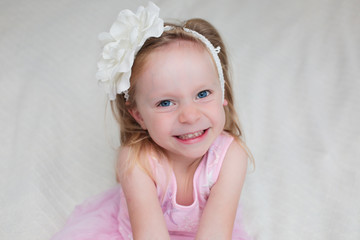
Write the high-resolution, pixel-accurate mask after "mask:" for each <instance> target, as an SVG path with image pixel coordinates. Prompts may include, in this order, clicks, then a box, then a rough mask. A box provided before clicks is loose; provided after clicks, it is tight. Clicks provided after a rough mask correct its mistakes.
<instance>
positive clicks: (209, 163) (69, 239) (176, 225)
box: [52, 133, 250, 240]
mask: <svg viewBox="0 0 360 240" xmlns="http://www.w3.org/2000/svg"><path fill="white" fill-rule="evenodd" d="M232 141H233V137H232V136H230V135H229V134H227V133H222V134H221V135H220V136H219V137H217V138H216V139H215V141H214V143H213V144H212V145H211V147H210V149H209V151H208V152H207V154H206V155H205V156H204V157H203V159H202V160H201V162H200V164H199V166H198V168H197V169H196V171H195V175H194V180H193V181H194V182H193V184H194V192H193V197H194V202H193V203H192V204H191V205H190V206H182V205H179V204H177V203H176V192H177V191H176V190H177V185H176V178H175V175H174V174H173V173H172V175H170V179H167V178H166V176H167V175H166V168H165V167H164V166H163V165H161V164H160V163H159V162H158V161H156V160H155V159H154V158H151V157H149V159H150V162H151V165H152V167H153V172H154V177H155V179H156V182H157V186H158V187H157V193H158V197H159V201H160V204H161V208H162V210H163V213H164V218H165V221H166V224H167V228H168V230H169V234H170V238H171V239H172V240H178V239H194V238H195V235H196V232H197V229H198V225H199V221H200V217H201V214H202V211H203V209H204V207H205V205H206V201H207V199H208V197H209V194H210V191H211V187H212V186H213V185H214V184H215V182H216V180H217V178H218V175H219V172H220V169H221V165H222V162H223V160H224V157H225V154H226V151H227V149H228V147H229V146H230V144H231V142H232ZM60 239H61V240H65V239H66V240H95V239H96V240H123V239H126V240H127V239H133V238H132V232H131V225H130V220H129V215H128V211H127V206H126V201H125V197H124V194H123V192H122V190H121V187H120V186H118V187H115V188H113V189H111V190H109V191H107V192H105V193H103V194H101V195H99V196H97V197H95V198H92V199H90V200H87V201H86V202H84V203H83V204H82V205H80V206H78V207H76V209H75V211H74V212H73V214H72V215H71V216H70V218H69V220H68V222H67V223H66V225H65V227H64V229H63V230H62V231H60V232H59V233H58V234H57V235H55V236H54V237H53V238H52V240H60ZM232 239H239V240H240V239H242V240H248V239H250V238H249V237H248V235H247V234H246V232H245V231H244V230H243V227H242V220H241V208H240V206H239V207H238V210H237V214H236V220H235V224H234V230H233V237H232Z"/></svg>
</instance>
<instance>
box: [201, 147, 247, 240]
mask: <svg viewBox="0 0 360 240" xmlns="http://www.w3.org/2000/svg"><path fill="white" fill-rule="evenodd" d="M247 159H248V155H247V153H246V152H245V150H244V149H243V148H242V147H241V145H240V144H239V143H238V142H236V141H233V142H232V143H231V145H230V146H229V149H228V151H227V153H226V156H225V158H224V162H223V164H222V167H221V170H220V173H219V177H218V179H217V182H216V183H215V185H214V186H213V187H212V189H211V192H210V196H209V199H208V201H207V203H206V206H205V209H204V212H203V214H202V217H201V219H200V226H199V229H198V232H197V236H196V239H197V240H204V239H207V240H211V239H229V240H231V235H232V232H233V226H234V221H235V217H236V211H237V207H238V202H239V199H240V193H241V189H242V186H243V183H244V180H245V174H246V170H247Z"/></svg>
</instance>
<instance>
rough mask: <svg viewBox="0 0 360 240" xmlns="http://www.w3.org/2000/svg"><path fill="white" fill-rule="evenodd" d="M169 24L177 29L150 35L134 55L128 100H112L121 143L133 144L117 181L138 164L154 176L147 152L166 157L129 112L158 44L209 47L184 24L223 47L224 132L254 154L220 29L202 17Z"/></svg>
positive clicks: (221, 55)
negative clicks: (139, 80) (245, 136)
mask: <svg viewBox="0 0 360 240" xmlns="http://www.w3.org/2000/svg"><path fill="white" fill-rule="evenodd" d="M165 25H166V26H173V27H174V28H173V29H172V30H170V31H164V32H163V34H162V35H161V36H160V37H158V38H154V37H152V38H149V39H147V40H146V41H145V43H144V45H143V46H142V48H141V49H140V50H139V52H138V53H137V55H136V56H135V60H134V64H133V66H132V75H131V79H130V88H129V90H128V93H129V99H128V101H125V99H124V95H123V94H118V95H117V96H116V99H115V101H112V102H111V109H112V112H113V114H114V116H115V118H116V120H117V121H118V123H119V124H120V144H121V145H122V146H129V147H130V154H129V157H128V159H127V161H125V162H126V164H125V165H122V166H121V168H120V169H119V166H118V169H117V174H118V180H119V178H121V177H123V176H124V175H126V172H127V170H130V169H131V168H132V167H133V166H135V165H136V164H137V165H138V166H140V167H141V168H143V169H144V170H145V171H146V172H147V173H148V174H149V176H151V177H153V175H152V173H151V170H150V167H149V162H148V157H147V154H149V153H151V154H152V155H153V156H156V157H158V158H159V159H162V158H163V157H164V151H163V150H162V149H161V147H159V146H158V145H157V144H156V143H155V142H154V141H153V140H152V139H151V137H150V136H149V133H148V132H147V131H146V130H144V129H142V128H141V126H140V125H139V124H138V123H137V122H136V121H135V119H134V118H133V117H132V116H131V115H130V113H129V111H128V110H129V109H133V108H135V107H136V102H135V96H136V78H137V75H138V74H139V73H141V71H142V67H143V66H144V65H145V62H146V59H147V56H148V55H149V54H150V53H151V52H152V51H153V50H154V49H157V48H159V47H162V46H165V45H167V44H169V43H171V42H174V41H177V40H187V41H192V42H195V43H197V44H199V46H202V47H204V48H205V49H206V47H205V45H204V44H203V43H202V42H201V41H200V40H199V39H197V38H195V37H194V36H193V35H191V34H189V33H187V32H185V31H184V30H183V27H185V28H188V29H191V30H194V31H196V32H198V33H200V34H201V35H203V36H204V37H206V38H207V39H208V40H209V41H210V42H211V43H212V45H213V46H214V47H220V49H221V51H220V52H219V54H218V56H219V58H220V62H221V66H222V70H223V74H224V82H225V84H224V85H225V96H224V98H225V99H226V100H227V102H228V104H227V106H224V109H225V117H226V121H225V126H224V131H226V132H228V133H230V134H231V135H232V136H233V137H234V138H235V139H236V140H238V142H239V143H240V144H241V145H242V146H243V148H244V149H245V150H246V152H247V153H248V155H249V157H250V158H251V159H252V156H251V153H250V151H249V150H248V148H247V147H246V145H245V143H244V141H243V139H242V137H243V134H242V131H241V128H240V124H239V120H238V117H237V114H236V111H235V107H234V99H233V93H232V87H231V82H230V76H229V62H228V57H227V53H226V48H225V46H224V43H223V41H222V39H221V37H220V34H219V33H218V31H217V30H216V29H215V27H213V26H212V25H211V24H210V23H209V22H207V21H206V20H203V19H199V18H197V19H190V20H188V21H185V22H184V23H182V24H170V23H165Z"/></svg>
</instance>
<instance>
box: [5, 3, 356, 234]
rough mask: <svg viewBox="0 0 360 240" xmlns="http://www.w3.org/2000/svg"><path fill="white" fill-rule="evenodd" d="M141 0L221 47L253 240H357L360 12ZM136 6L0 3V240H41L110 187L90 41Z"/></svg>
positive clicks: (94, 43)
mask: <svg viewBox="0 0 360 240" xmlns="http://www.w3.org/2000/svg"><path fill="white" fill-rule="evenodd" d="M154 2H155V3H156V4H157V5H158V6H160V8H161V13H160V15H161V17H162V18H164V19H173V18H175V19H180V20H184V19H187V18H190V17H202V18H205V19H208V20H210V21H211V22H212V23H213V24H214V25H215V26H216V27H217V28H218V29H219V31H220V32H221V34H222V35H223V38H224V40H225V43H226V44H227V46H228V49H229V52H230V58H231V61H232V66H233V76H234V91H235V94H236V104H237V105H236V107H237V109H238V112H239V115H240V119H241V121H242V125H243V128H244V131H245V135H246V139H247V142H248V145H249V147H250V148H251V150H252V152H253V154H254V157H255V160H256V170H255V172H253V173H249V175H248V177H247V180H246V183H245V188H244V191H243V194H242V197H241V201H242V202H243V205H244V211H245V221H246V223H247V228H248V230H249V232H250V233H251V234H252V235H253V236H254V237H255V239H259V240H272V239H273V240H279V239H280V240H282V239H284V240H287V239H292V240H297V239H313V240H320V239H336V240H338V239H347V240H349V239H354V240H355V239H356V240H358V239H360V204H359V202H360V174H359V172H360V169H359V168H360V161H359V160H360V150H359V149H360V126H359V123H360V94H359V92H360V27H359V26H360V14H359V13H360V1H359V0H346V1H339V0H297V1H294V0H293V1H292V0H272V1H268V0H223V1H215V0H214V1H208V0H199V1H191V0H184V1H165V0H163V1H160V0H158V1H154ZM140 4H142V5H146V4H147V1H132V0H104V1H101V0H77V1H70V0H62V1H55V0H53V1H49V0H33V1H26V0H14V1H13V0H1V2H0V34H1V36H0V53H1V54H0V160H1V161H0V216H1V218H0V239H11V240H17V239H19V240H20V239H27V240H32V239H34V240H35V239H49V238H50V237H51V236H52V235H53V234H54V233H55V232H57V231H58V230H59V229H60V228H61V227H62V225H63V224H64V222H65V220H66V218H67V217H68V216H69V214H70V212H71V211H72V209H73V208H74V207H75V205H77V204H80V203H81V202H82V201H83V200H85V199H86V198H88V197H90V196H93V195H95V194H97V193H100V192H102V191H104V190H106V189H107V188H109V187H111V186H113V185H115V184H116V182H115V176H114V162H115V149H116V147H117V146H118V141H117V129H116V125H115V124H114V122H113V120H112V119H111V115H110V113H109V108H108V107H107V111H106V110H105V109H106V98H105V94H104V91H103V89H102V88H101V87H99V86H98V85H97V82H96V80H95V77H94V76H95V72H96V62H97V60H98V57H99V53H100V44H99V42H98V40H97V36H98V34H99V33H100V32H102V31H108V30H109V28H110V25H111V24H112V22H113V21H114V20H115V18H116V16H117V14H118V12H119V11H120V10H122V9H124V8H128V9H131V10H133V11H135V10H136V9H137V7H138V6H139V5H140Z"/></svg>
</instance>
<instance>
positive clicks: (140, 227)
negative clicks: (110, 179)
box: [119, 147, 170, 240]
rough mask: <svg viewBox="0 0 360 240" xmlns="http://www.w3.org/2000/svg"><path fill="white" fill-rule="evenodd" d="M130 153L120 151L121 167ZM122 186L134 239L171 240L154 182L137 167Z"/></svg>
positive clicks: (124, 148) (127, 150)
mask: <svg viewBox="0 0 360 240" xmlns="http://www.w3.org/2000/svg"><path fill="white" fill-rule="evenodd" d="M128 153H129V149H128V148H127V147H123V148H122V149H121V150H120V154H119V161H120V166H121V161H124V159H126V158H127V156H128ZM121 186H122V188H123V191H124V194H125V198H126V203H127V206H128V211H129V216H130V223H131V228H132V232H133V237H134V239H146V240H151V239H156V240H158V239H159V240H163V239H164V240H165V239H166V240H168V239H170V237H169V233H168V230H167V227H166V223H165V219H164V216H163V213H162V210H161V207H160V203H159V200H158V197H157V192H156V187H155V183H154V181H153V180H152V179H151V178H150V177H149V176H148V175H147V174H146V173H145V172H144V171H143V170H142V169H140V167H138V166H135V167H134V169H133V170H132V171H130V172H129V174H128V175H126V177H125V178H123V179H122V180H121Z"/></svg>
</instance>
